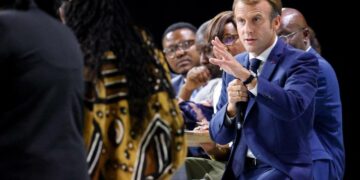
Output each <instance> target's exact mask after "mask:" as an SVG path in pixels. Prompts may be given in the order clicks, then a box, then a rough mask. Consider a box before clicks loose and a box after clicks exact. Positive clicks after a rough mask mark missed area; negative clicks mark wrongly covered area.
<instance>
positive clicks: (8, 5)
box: [0, 0, 30, 10]
mask: <svg viewBox="0 0 360 180" xmlns="http://www.w3.org/2000/svg"><path fill="white" fill-rule="evenodd" d="M29 5H30V0H0V8H2V9H18V10H27V9H29Z"/></svg>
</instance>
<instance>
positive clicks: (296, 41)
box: [278, 8, 310, 50]
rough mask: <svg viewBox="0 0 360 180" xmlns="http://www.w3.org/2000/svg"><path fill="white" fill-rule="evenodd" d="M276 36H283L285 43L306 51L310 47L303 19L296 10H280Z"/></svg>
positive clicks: (307, 30) (306, 27)
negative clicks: (279, 21)
mask: <svg viewBox="0 0 360 180" xmlns="http://www.w3.org/2000/svg"><path fill="white" fill-rule="evenodd" d="M278 34H279V35H280V36H281V35H283V36H285V37H286V39H287V43H289V44H290V45H292V46H294V47H295V48H299V49H302V50H306V49H307V48H308V47H309V46H310V35H309V29H308V25H307V22H306V20H305V17H304V16H303V15H302V13H301V12H299V11H298V10H296V9H293V8H282V13H281V23H280V28H279V30H278Z"/></svg>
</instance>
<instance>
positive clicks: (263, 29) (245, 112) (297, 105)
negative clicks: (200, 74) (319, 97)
mask: <svg viewBox="0 0 360 180" xmlns="http://www.w3.org/2000/svg"><path fill="white" fill-rule="evenodd" d="M233 11H234V15H235V21H236V23H237V30H238V33H239V37H240V40H241V41H242V43H243V45H244V47H245V49H246V51H247V52H248V53H243V54H240V55H238V56H236V59H235V58H234V57H233V56H231V55H230V54H229V53H228V52H227V51H226V48H225V46H224V45H223V44H222V43H221V42H220V41H219V39H218V38H215V40H213V41H212V44H213V45H214V48H213V50H214V55H215V56H216V58H212V59H211V60H210V62H211V63H213V64H216V65H218V66H220V67H221V68H222V69H223V70H224V71H226V74H224V76H223V87H222V92H221V96H220V99H219V103H218V108H220V110H219V111H218V113H217V114H216V115H215V116H214V118H213V119H212V120H211V123H210V135H211V137H212V139H213V140H214V141H216V142H217V143H219V144H226V143H229V142H230V141H233V142H234V145H233V146H232V150H231V155H230V158H229V162H228V164H227V167H226V170H225V173H224V176H223V179H311V178H312V159H311V148H310V143H309V140H308V138H309V136H310V135H311V132H312V129H313V119H314V107H315V103H314V102H315V101H314V100H315V99H314V97H315V93H316V89H317V83H316V81H317V74H318V61H317V58H316V57H315V56H314V55H313V54H311V53H307V52H304V51H301V50H297V49H295V48H292V47H291V46H290V45H287V44H286V43H285V42H283V41H281V40H278V38H277V35H276V31H277V29H278V28H279V26H280V14H281V2H280V1H279V0H235V1H234V4H233ZM259 62H260V63H259ZM254 64H257V65H260V66H259V67H258V69H256V68H253V67H255V65H254ZM248 67H250V69H251V70H248Z"/></svg>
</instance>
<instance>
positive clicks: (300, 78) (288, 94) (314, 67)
mask: <svg viewBox="0 0 360 180" xmlns="http://www.w3.org/2000/svg"><path fill="white" fill-rule="evenodd" d="M284 61H292V62H291V63H292V64H291V66H290V67H289V69H288V70H287V73H286V75H285V76H286V80H285V84H284V87H280V86H279V85H276V84H273V82H269V81H268V80H266V79H264V78H261V76H259V77H258V96H257V102H258V103H260V104H262V105H264V107H265V108H268V109H269V111H268V112H270V113H272V115H273V116H275V117H277V118H278V119H281V120H286V121H292V120H295V119H297V117H299V116H301V115H302V114H303V113H304V112H305V111H306V109H307V108H308V107H309V106H310V105H311V103H312V101H313V100H314V96H315V93H316V90H317V76H318V61H317V58H316V57H315V56H314V55H312V54H310V53H304V54H302V55H301V56H299V57H297V58H295V59H284Z"/></svg>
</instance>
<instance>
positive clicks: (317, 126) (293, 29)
mask: <svg viewBox="0 0 360 180" xmlns="http://www.w3.org/2000/svg"><path fill="white" fill-rule="evenodd" d="M278 34H279V35H280V37H281V38H283V40H285V42H287V43H289V44H290V45H292V46H294V47H295V48H298V49H302V50H304V51H307V52H310V53H312V54H314V55H316V57H317V58H318V61H319V76H318V80H317V82H318V88H317V89H318V90H317V92H316V95H315V104H316V106H315V120H314V131H312V134H311V139H310V143H311V150H312V159H313V173H314V179H315V180H322V179H342V178H343V175H344V168H345V167H344V161H345V152H344V142H343V131H342V106H341V100H340V92H339V84H338V81H337V78H336V74H335V71H334V69H333V68H332V67H331V65H330V64H329V63H328V62H327V61H326V60H325V59H324V58H323V57H321V56H320V55H319V54H318V53H317V52H316V51H315V50H314V49H313V48H312V47H311V44H310V31H309V29H308V25H307V23H306V20H305V18H304V16H303V15H302V14H301V12H299V11H298V10H296V9H292V8H283V10H282V15H281V25H280V29H279V31H278Z"/></svg>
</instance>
